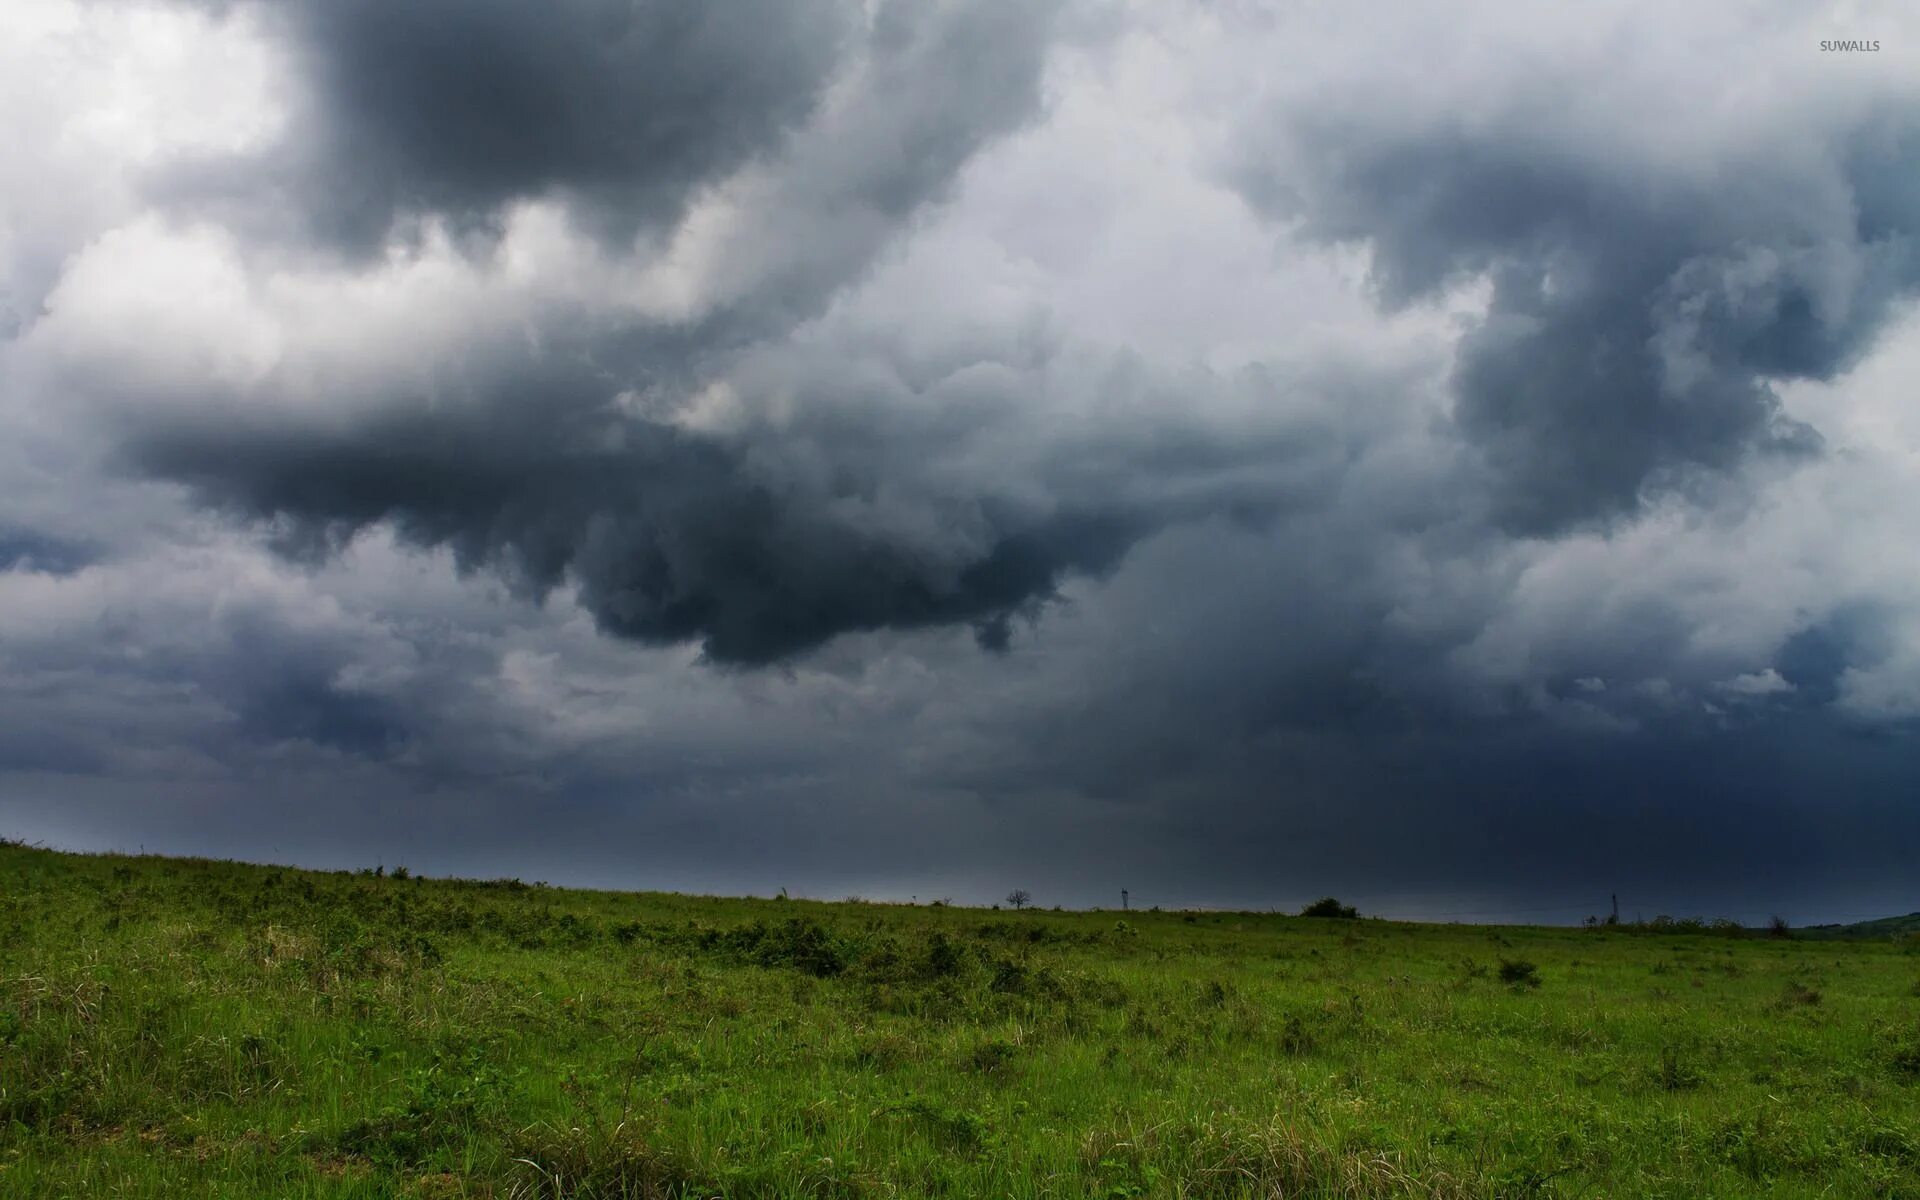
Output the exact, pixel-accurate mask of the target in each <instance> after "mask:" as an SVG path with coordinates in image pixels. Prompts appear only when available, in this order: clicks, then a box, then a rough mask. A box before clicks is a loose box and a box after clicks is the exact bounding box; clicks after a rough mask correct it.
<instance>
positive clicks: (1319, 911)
mask: <svg viewBox="0 0 1920 1200" xmlns="http://www.w3.org/2000/svg"><path fill="white" fill-rule="evenodd" d="M1300 915H1301V916H1303V917H1338V918H1340V919H1341V920H1345V921H1352V920H1356V919H1358V918H1359V916H1360V910H1359V909H1357V908H1355V907H1353V906H1352V905H1351V904H1342V903H1340V902H1339V901H1338V900H1335V899H1334V898H1333V897H1332V896H1323V897H1322V898H1320V899H1318V900H1315V901H1314V902H1313V903H1312V904H1309V905H1307V906H1306V907H1305V908H1303V909H1301V910H1300Z"/></svg>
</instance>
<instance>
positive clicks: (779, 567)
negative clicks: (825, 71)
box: [123, 343, 1344, 664]
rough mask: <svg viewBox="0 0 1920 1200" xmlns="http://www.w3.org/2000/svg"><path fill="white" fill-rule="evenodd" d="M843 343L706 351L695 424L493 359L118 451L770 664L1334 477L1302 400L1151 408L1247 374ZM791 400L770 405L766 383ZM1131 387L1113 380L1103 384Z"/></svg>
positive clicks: (314, 547) (202, 488)
mask: <svg viewBox="0 0 1920 1200" xmlns="http://www.w3.org/2000/svg"><path fill="white" fill-rule="evenodd" d="M848 352H849V347H847V346H844V345H839V344H833V343H828V344H825V345H821V346H819V347H816V348H815V349H813V350H811V351H807V352H800V351H786V352H781V353H778V354H773V355H772V357H771V359H770V361H766V362H759V361H757V360H755V359H753V358H751V357H750V358H749V359H747V360H745V361H743V362H741V363H738V364H736V367H735V369H734V371H733V372H732V373H731V374H729V375H727V376H724V378H725V379H726V381H727V383H728V386H731V387H733V388H735V389H737V390H738V391H739V392H741V393H742V394H743V403H744V405H745V407H746V410H747V411H748V412H750V413H755V414H761V415H757V416H755V417H754V418H753V419H752V420H750V421H748V422H747V423H746V424H744V425H742V426H741V427H740V428H734V429H727V430H698V429H692V428H686V427H683V426H682V425H679V424H676V423H673V422H672V421H671V420H669V419H664V418H662V417H659V416H649V415H644V414H636V413H634V412H631V411H629V410H627V409H623V408H622V407H621V406H620V405H618V404H617V403H615V402H614V396H613V395H612V394H611V389H612V387H613V385H612V384H611V383H610V382H609V381H607V380H606V379H605V378H603V377H602V376H601V375H600V374H599V373H598V370H597V368H596V367H595V366H594V365H593V364H592V362H591V361H590V358H589V356H588V355H585V354H582V355H579V356H577V357H575V356H568V355H561V356H559V357H558V358H557V359H543V360H541V361H538V362H534V361H527V360H508V361H501V362H488V363H485V364H483V365H481V366H480V367H479V368H478V370H479V372H480V375H481V376H483V377H484V381H482V380H480V379H476V380H475V383H476V386H478V387H480V388H482V389H484V390H482V391H481V392H480V393H479V394H478V395H477V396H476V397H475V398H473V399H472V401H471V402H470V403H469V404H468V405H466V406H465V407H461V406H441V407H433V406H429V405H416V406H414V407H412V408H409V409H394V410H391V411H389V413H388V414H387V415H385V416H383V417H380V418H377V419H369V420H366V421H363V422H361V423H358V424H356V425H353V426H350V427H345V428H329V429H324V430H323V429H320V428H310V427H306V426H302V425H300V424H298V423H296V422H292V421H283V422H274V421H271V420H268V421H265V422H260V423H253V424H249V423H246V422H236V421H233V420H231V419H228V418H222V419H220V420H218V421H214V420H206V419H182V418H181V417H179V416H177V415H175V416H169V417H168V418H166V419H165V420H163V421H161V422H159V423H157V424H156V423H151V422H149V423H147V424H144V425H141V424H135V423H132V422H129V424H128V427H127V429H126V430H124V431H123V435H124V436H125V438H126V439H127V440H126V444H125V451H126V453H127V454H128V456H129V458H130V460H131V461H132V462H133V463H134V464H135V466H136V467H137V468H138V469H140V470H143V471H146V472H149V473H151V474H154V475H156V476H159V477H163V478H167V479H172V480H177V481H180V482H183V483H186V484H187V485H189V486H190V487H191V488H192V490H193V492H194V494H195V495H197V496H198V497H200V498H201V499H202V500H203V501H205V502H207V503H209V504H213V505H216V506H219V507H222V508H225V509H228V510H230V511H234V512H237V513H239V514H241V515H243V516H248V517H252V518H256V519H261V520H265V521H267V522H269V523H271V524H272V526H273V528H274V529H275V531H276V536H277V537H278V539H279V541H280V544H281V545H282V546H283V548H286V549H287V550H289V551H290V552H292V553H295V554H301V555H306V556H308V557H312V556H315V555H324V554H325V553H327V552H329V551H331V550H334V549H337V548H338V547H340V546H341V545H344V544H345V543H346V542H348V541H349V540H351V538H352V537H353V536H354V535H356V534H357V533H359V532H360V531H362V530H364V529H366V528H368V527H370V526H373V525H375V524H379V523H383V522H384V523H389V524H391V525H392V526H393V527H394V528H395V529H396V530H397V531H398V532H399V534H400V535H401V536H402V537H403V538H405V539H407V540H408V541H410V542H412V543H414V544H416V545H445V546H448V547H450V548H451V549H452V551H453V553H454V555H455V558H456V561H457V562H458V563H459V564H460V565H461V566H462V567H463V568H465V569H468V570H475V569H489V570H492V571H495V572H496V573H498V574H499V575H500V576H502V577H503V578H505V579H506V580H508V581H509V582H510V583H511V584H513V585H515V586H516V587H517V588H518V589H519V590H520V591H521V592H522V593H523V594H526V595H529V596H533V597H540V596H544V595H546V594H548V593H550V592H551V591H552V590H553V589H554V588H556V587H559V586H561V585H563V584H567V583H571V584H573V585H575V586H576V587H577V590H578V595H579V599H580V602H581V603H582V604H583V605H584V606H585V607H586V608H587V610H588V611H589V612H591V613H592V614H593V616H594V618H595V620H596V621H597V622H598V624H599V626H600V628H601V629H603V630H604V631H606V632H608V633H611V634H614V635H617V636H621V637H626V638H632V639H637V640H640V641H643V642H648V643H656V644H657V643H670V642H678V641H697V642H699V643H700V644H701V645H702V646H703V647H704V649H705V651H706V653H707V654H708V656H709V657H710V658H711V659H713V660H714V661H716V662H725V663H741V664H752V663H765V662H770V661H773V660H776V659H780V658H784V657H788V656H790V655H793V654H795V653H797V652H800V651H803V650H806V649H809V648H812V647H814V646H817V645H819V644H821V643H823V642H825V641H827V640H829V639H831V638H833V637H835V636H837V635H839V634H843V633H847V632H852V631H858V630H874V629H911V628H916V627H924V626H933V625H951V624H971V625H974V626H975V627H976V630H977V632H978V634H979V637H980V640H981V642H982V643H983V644H984V645H987V646H988V647H990V648H1004V646H1005V644H1006V642H1007V639H1008V634H1009V625H1008V623H1009V621H1010V619H1011V618H1014V617H1016V616H1020V615H1023V614H1024V615H1031V614H1032V613H1033V612H1034V611H1035V610H1036V607H1037V606H1039V605H1043V604H1045V603H1046V602H1047V601H1049V600H1050V599H1051V598H1053V597H1054V596H1055V595H1056V593H1057V591H1058V588H1059V586H1060V584H1061V583H1062V581H1063V580H1064V579H1065V578H1067V577H1069V576H1071V575H1086V574H1094V575H1097V574H1100V573H1102V572H1105V571H1107V570H1110V569H1111V568H1112V567H1113V566H1114V565H1115V564H1116V563H1117V562H1118V561H1119V560H1120V557H1121V556H1122V555H1123V554H1124V553H1125V551H1126V550H1127V548H1128V547H1129V546H1131V545H1132V544H1133V543H1134V542H1136V541H1137V540H1139V539H1140V538H1141V537H1142V536H1144V535H1146V534H1148V533H1150V532H1152V531H1153V530H1155V529H1158V528H1162V527H1165V526H1167V525H1168V524H1170V523H1174V522H1178V521H1183V520H1191V519H1195V518H1199V517H1205V516H1209V515H1220V514H1226V515H1232V516H1237V517H1240V518H1243V519H1259V518H1261V517H1263V516H1266V515H1270V514H1272V513H1274V512H1278V511H1282V510H1284V509H1288V508H1295V507H1300V506H1303V505H1311V504H1313V503H1315V502H1316V501H1317V499H1319V498H1321V497H1323V496H1324V495H1326V494H1327V493H1328V492H1329V491H1330V489H1331V488H1332V487H1333V486H1334V483H1335V479H1336V477H1337V464H1338V463H1339V462H1340V461H1341V456H1342V454H1343V452H1344V451H1343V448H1342V445H1341V443H1340V441H1339V436H1338V432H1337V430H1335V429H1333V428H1330V427H1328V426H1327V425H1326V424H1325V423H1324V422H1323V421H1322V420H1321V419H1320V418H1319V417H1318V416H1312V417H1309V418H1307V419H1299V420H1280V419H1276V420H1274V421H1272V422H1271V423H1270V427H1269V428H1267V429H1266V430H1264V431H1259V430H1240V429H1235V428H1220V429H1212V430H1210V429H1208V428H1206V426H1205V425H1204V424H1203V423H1197V422H1196V421H1195V420H1193V419H1192V418H1190V417H1185V416H1182V415H1180V414H1178V413H1176V412H1171V411H1170V410H1169V409H1168V408H1167V406H1166V405H1165V403H1164V399H1163V398H1164V397H1167V396H1169V395H1177V394H1178V390H1177V389H1180V388H1192V389H1198V390H1199V391H1200V394H1199V396H1198V397H1197V398H1199V399H1203V400H1204V399H1208V398H1209V393H1221V392H1227V393H1232V392H1234V391H1236V390H1238V391H1240V392H1243V393H1246V394H1249V395H1252V396H1256V397H1269V398H1271V399H1272V400H1273V401H1275V402H1279V401H1283V400H1285V399H1287V397H1286V394H1285V392H1284V391H1283V390H1282V389H1283V387H1284V386H1285V385H1284V384H1283V383H1282V382H1281V381H1278V380H1275V379H1271V378H1269V377H1267V376H1265V375H1263V374H1260V373H1257V372H1256V373H1246V374H1243V375H1241V376H1238V377H1235V378H1228V379H1221V378H1216V377H1212V376H1209V375H1207V374H1205V373H1194V374H1190V375H1175V376H1173V377H1172V378H1166V377H1163V376H1162V375H1160V374H1158V373H1156V372H1154V371H1151V370H1149V369H1147V368H1145V367H1142V366H1139V365H1137V364H1133V365H1129V364H1127V363H1126V362H1125V361H1124V360H1121V361H1119V362H1116V363H1114V364H1111V365H1106V366H1103V365H1101V364H1099V363H1098V362H1097V361H1096V362H1094V363H1091V364H1082V363H1077V362H1075V361H1074V360H1073V358H1072V356H1071V355H1064V354H1063V355H1062V356H1061V361H1059V362H1055V361H1053V356H1052V355H1051V354H1042V355H1040V357H1038V358H1032V357H1030V356H1029V357H1027V358H1024V359H1022V358H1020V357H1017V356H1016V357H1015V358H1014V359H1013V360H1012V361H993V360H981V361H962V362H961V363H960V364H959V365H957V366H956V365H953V364H948V365H946V366H944V367H940V368H935V369H933V370H932V371H931V373H930V374H928V375H927V376H926V377H925V378H923V379H921V380H919V381H917V382H916V381H911V380H910V379H908V378H905V377H903V375H902V374H901V372H900V369H899V368H898V367H897V366H895V365H894V363H893V362H892V360H891V359H890V358H889V356H888V355H887V354H885V353H879V354H874V353H873V352H872V351H869V352H868V357H867V358H865V359H864V360H862V363H863V366H864V368H865V369H864V371H863V369H862V368H861V367H853V368H850V367H849V366H848V365H847V364H846V362H845V361H844V356H846V355H847V354H848ZM776 388H777V389H779V393H778V394H780V395H784V396H786V397H788V398H789V399H797V400H798V403H797V404H796V405H795V410H796V412H795V415H794V416H792V417H791V418H790V419H787V420H784V421H774V420H771V419H769V418H767V417H766V416H765V415H764V411H765V410H766V409H767V406H768V399H767V393H766V392H763V391H762V390H761V389H776ZM1090 388H1104V389H1108V390H1109V392H1110V393H1111V394H1109V395H1108V396H1106V397H1105V398H1104V400H1105V402H1106V403H1107V404H1108V406H1109V409H1110V412H1111V413H1112V416H1111V417H1110V424H1108V425H1105V426H1103V427H1100V428H1094V429H1073V430H1070V431H1067V432H1065V433H1059V432H1051V433H1049V432H1043V431H1040V430H1036V429H1030V428H1028V427H1027V426H1025V425H1024V424H1023V423H1022V422H1021V421H1020V420H1019V419H1018V414H1019V411H1020V409H1021V406H1022V405H1024V404H1027V403H1029V402H1031V401H1032V400H1033V399H1034V398H1036V397H1044V396H1051V397H1053V398H1054V399H1055V400H1059V401H1068V400H1073V399H1075V398H1082V397H1084V395H1085V392H1086V390H1087V389H1090ZM1128 395H1131V396H1132V399H1133V402H1132V403H1131V404H1130V405H1129V404H1125V403H1121V401H1122V400H1123V399H1124V398H1125V397H1127V396H1128Z"/></svg>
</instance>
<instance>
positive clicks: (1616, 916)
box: [1613, 892, 1620, 925]
mask: <svg viewBox="0 0 1920 1200" xmlns="http://www.w3.org/2000/svg"><path fill="white" fill-rule="evenodd" d="M1613 923H1614V924H1615V925H1618V924H1619V923H1620V893H1619V892H1615V893H1614V894H1613Z"/></svg>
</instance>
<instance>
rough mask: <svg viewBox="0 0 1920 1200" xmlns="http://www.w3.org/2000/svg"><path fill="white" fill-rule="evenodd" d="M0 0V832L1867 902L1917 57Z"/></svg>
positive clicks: (515, 4) (810, 884) (1793, 41)
mask: <svg viewBox="0 0 1920 1200" xmlns="http://www.w3.org/2000/svg"><path fill="white" fill-rule="evenodd" d="M6 14H7V15H6V17H5V19H4V21H3V22H0V129H4V130H5V132H6V142H5V145H6V153H5V154H4V155H0V834H4V835H7V836H12V837H18V838H25V839H28V840H38V841H45V842H47V843H49V844H54V845H58V846H63V847H72V848H83V849H104V848H117V849H125V850H137V849H140V848H142V847H144V848H145V849H146V850H149V851H165V852H168V853H198V854H213V855H219V856H234V857H241V858H249V859H263V860H273V861H282V862H294V863H301V864H308V865H317V866H363V865H373V864H375V863H385V864H387V865H389V866H391V865H394V864H406V865H408V866H410V867H412V868H413V869H415V870H418V871H424V872H426V873H429V874H464V875H485V876H495V875H515V876H520V877H522V878H526V879H536V878H537V879H545V880H549V881H552V882H555V883H579V884H594V885H603V886H618V887H635V888H672V889H679V890H694V891H718V892H730V893H737V892H749V893H757V894H763V895H764V894H771V893H773V892H774V891H776V890H778V889H780V888H782V887H785V888H788V889H789V890H790V891H791V892H793V893H794V894H807V895H815V896H826V897H835V898H837V897H840V896H844V895H847V894H849V893H861V894H865V895H868V896H875V897H889V898H900V899H906V898H908V897H914V896H917V897H918V898H919V899H920V900H922V901H926V900H929V899H933V898H937V897H951V898H953V899H954V900H956V901H962V902H988V901H992V900H995V899H997V898H999V897H1000V896H1002V895H1004V894H1005V893H1006V891H1007V890H1008V889H1009V888H1012V887H1016V886H1018V887H1025V888H1027V889H1029V890H1031V891H1032V892H1033V894H1034V896H1035V898H1036V900H1037V901H1038V902H1039V903H1041V904H1047V905H1050V904H1055V903H1060V904H1067V905H1086V904H1109V905H1111V904H1117V902H1118V893H1119V890H1120V889H1121V888H1122V887H1125V888H1128V889H1129V890H1130V891H1131V893H1132V896H1133V900H1134V903H1135V904H1138V905H1147V904H1154V903H1159V904H1165V905H1170V906H1171V905H1182V904H1206V905H1236V906H1249V907H1256V908H1267V907H1286V908H1292V907H1297V906H1298V905H1300V904H1301V903H1303V902H1305V901H1307V900H1310V899H1312V898H1314V897H1316V896H1318V895H1321V894H1324V893H1328V892H1332V893H1335V894H1337V895H1339V896H1340V897H1341V898H1343V899H1345V900H1348V901H1350V902H1353V903H1356V904H1358V905H1359V906H1360V907H1361V909H1362V910H1363V911H1366V912H1371V913H1383V914H1389V915H1402V916H1421V915H1425V916H1433V917H1437V918H1441V919H1448V918H1452V917H1456V916H1457V917H1461V918H1463V919H1470V918H1527V919H1537V920H1545V921H1577V920H1578V919H1580V918H1581V917H1584V916H1586V915H1587V914H1589V913H1596V912H1600V913H1603V912H1604V911H1605V910H1606V906H1607V903H1608V897H1609V895H1610V894H1612V893H1618V894H1619V895H1620V899H1621V907H1622V913H1623V915H1625V916H1628V917H1632V916H1634V915H1636V914H1638V915H1645V916H1652V915H1654V914H1656V913H1660V912H1668V913H1674V914H1676V915H1677V914H1688V913H1691V914H1698V915H1702V916H1715V915H1728V916H1733V917H1735V918H1739V919H1744V920H1748V921H1759V920H1764V919H1765V918H1766V917H1767V916H1768V915H1769V914H1771V913H1775V912H1778V913H1781V914H1783V915H1786V916H1788V917H1789V918H1790V919H1792V920H1795V921H1816V920H1824V919H1850V918H1855V917H1864V916H1872V915H1879V914H1883V913H1887V912H1906V911H1909V910H1912V909H1916V908H1920V741H1916V734H1917V733H1920V404H1916V400H1917V399H1920V397H1916V395H1915V391H1916V386H1917V385H1920V305H1916V296H1920V241H1917V240H1916V239H1920V9H1915V8H1913V7H1912V6H1910V5H1907V4H1895V3H1885V4H1868V3H1861V4H1845V3H1843V4H1833V5H1828V6H1819V5H1805V6H1800V5H1782V4H1763V3H1753V4H1732V3H1713V4H1674V3H1672V2H1671V0H1661V2H1659V3H1643V4H1608V5H1580V6H1571V5H1558V4H1554V5H1528V4H1520V3H1500V4H1479V3H1465V2H1461V0H1455V2H1453V3H1449V4H1445V5H1436V4H1428V3H1411V2H1409V3H1404V4H1369V5H1363V6H1353V5H1347V4H1333V3H1328V4H1324V5H1321V4H1286V5H1280V4H1264V3H1257V2H1255V0H1209V2H1205V3H1202V2H1200V0H1152V2H1146V0H1142V2H1140V3H1134V4H1129V3H1121V2H1113V3H1106V2H1101V0H1058V2H1051V0H975V2H972V3H966V4H940V3H934V2H932V0H927V2H921V0H899V2H895V0H864V2H863V0H729V2H728V3H725V4H714V5H705V4H694V3H678V2H660V0H543V2H541V3H532V2H522V0H410V2H409V3H406V4H396V3H393V2H392V0H197V2H196V0H149V2H139V0H7V2H6ZM1823 40H1824V41H1828V42H1830V43H1831V42H1836V41H1842V40H1857V41H1862V42H1865V43H1866V44H1867V45H1870V46H1871V45H1874V44H1876V43H1877V45H1878V47H1879V48H1878V49H1877V50H1834V49H1823V48H1822V42H1823Z"/></svg>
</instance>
